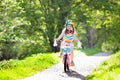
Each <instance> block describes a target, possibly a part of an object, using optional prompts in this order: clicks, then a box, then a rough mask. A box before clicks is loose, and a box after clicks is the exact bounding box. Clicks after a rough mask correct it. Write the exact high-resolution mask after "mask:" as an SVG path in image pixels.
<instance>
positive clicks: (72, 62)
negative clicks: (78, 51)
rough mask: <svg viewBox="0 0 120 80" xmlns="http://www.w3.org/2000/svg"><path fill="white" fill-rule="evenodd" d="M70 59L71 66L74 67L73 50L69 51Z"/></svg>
mask: <svg viewBox="0 0 120 80" xmlns="http://www.w3.org/2000/svg"><path fill="white" fill-rule="evenodd" d="M70 57H71V66H74V65H75V64H74V61H73V60H74V53H73V49H72V50H71V53H70Z"/></svg>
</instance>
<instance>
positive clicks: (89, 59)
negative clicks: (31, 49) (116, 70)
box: [23, 51, 110, 80]
mask: <svg viewBox="0 0 120 80" xmlns="http://www.w3.org/2000/svg"><path fill="white" fill-rule="evenodd" d="M74 53H75V59H74V61H75V66H74V67H70V72H66V73H65V72H64V70H63V64H62V63H61V62H60V63H58V64H56V65H54V66H52V67H50V68H48V69H46V70H44V71H42V72H40V73H37V74H35V75H33V76H30V77H27V78H25V79H23V80H84V78H85V77H86V76H87V75H88V74H89V73H90V72H91V71H92V70H93V69H94V68H95V67H96V66H97V65H99V64H100V63H101V62H102V61H103V60H106V59H108V58H109V55H110V53H98V54H95V55H93V56H86V55H85V54H83V53H82V52H78V51H75V52H74Z"/></svg>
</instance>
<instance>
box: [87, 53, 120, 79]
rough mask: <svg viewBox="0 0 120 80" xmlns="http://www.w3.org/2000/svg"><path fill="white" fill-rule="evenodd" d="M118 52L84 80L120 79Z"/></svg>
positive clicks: (119, 56)
mask: <svg viewBox="0 0 120 80" xmlns="http://www.w3.org/2000/svg"><path fill="white" fill-rule="evenodd" d="M119 73H120V51H118V52H116V53H115V54H113V55H112V56H111V58H110V59H108V60H106V61H104V62H103V63H101V65H99V66H98V67H97V68H96V69H94V70H93V72H92V73H91V74H89V75H88V76H87V78H86V79H85V80H96V79H97V80H118V79H119V78H120V74H119Z"/></svg>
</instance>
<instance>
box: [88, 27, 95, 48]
mask: <svg viewBox="0 0 120 80" xmlns="http://www.w3.org/2000/svg"><path fill="white" fill-rule="evenodd" d="M93 32H94V30H93V29H92V28H86V37H87V40H88V47H89V48H92V47H93V43H94V35H93Z"/></svg>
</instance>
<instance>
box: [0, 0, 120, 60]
mask: <svg viewBox="0 0 120 80" xmlns="http://www.w3.org/2000/svg"><path fill="white" fill-rule="evenodd" d="M46 2H47V3H46ZM119 3H120V2H119V0H95V1H94V0H85V1H83V0H59V1H58V0H27V1H26V0H22V1H21V0H16V1H15V0H1V1H0V6H1V8H0V14H1V15H0V60H3V59H10V58H20V59H22V58H24V57H26V56H29V55H31V54H34V53H37V52H47V51H54V47H53V41H54V38H56V37H58V35H59V34H60V33H61V31H62V29H63V28H64V22H65V20H66V19H71V20H72V21H73V22H74V24H75V27H76V32H77V36H78V39H79V40H81V42H82V44H83V46H84V47H85V48H87V47H91V48H92V47H96V48H101V47H102V49H104V50H106V51H107V50H113V49H114V50H115V49H117V48H119V47H120V45H119V43H120V42H119V40H120V36H119V34H120V28H119V26H120V24H119V23H120V20H119V17H120V15H119V14H120V4H119ZM26 44H27V45H26Z"/></svg>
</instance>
